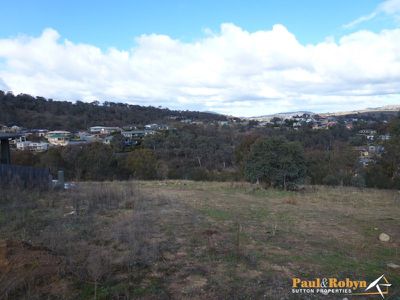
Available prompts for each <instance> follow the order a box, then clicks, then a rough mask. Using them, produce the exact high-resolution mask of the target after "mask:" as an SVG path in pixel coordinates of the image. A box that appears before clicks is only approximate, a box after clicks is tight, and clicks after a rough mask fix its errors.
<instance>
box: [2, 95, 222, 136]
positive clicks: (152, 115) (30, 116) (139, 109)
mask: <svg viewBox="0 0 400 300" xmlns="http://www.w3.org/2000/svg"><path fill="white" fill-rule="evenodd" d="M169 117H176V118H181V119H187V118H188V119H192V120H203V121H219V120H226V117H225V116H223V115H218V114H213V113H207V112H196V111H176V110H169V109H167V108H156V107H152V106H139V105H131V104H126V103H115V102H107V101H106V102H104V103H103V104H100V103H99V102H98V101H93V102H91V103H85V102H82V101H76V102H75V103H72V102H68V101H53V99H46V98H43V97H33V96H31V95H26V94H19V95H13V94H12V93H10V92H8V93H4V92H3V91H1V90H0V124H4V125H8V126H12V125H18V126H22V127H26V128H48V129H66V130H71V131H76V130H82V129H87V128H88V127H90V126H96V125H104V126H125V125H143V124H148V123H153V122H163V121H165V120H166V119H167V118H169Z"/></svg>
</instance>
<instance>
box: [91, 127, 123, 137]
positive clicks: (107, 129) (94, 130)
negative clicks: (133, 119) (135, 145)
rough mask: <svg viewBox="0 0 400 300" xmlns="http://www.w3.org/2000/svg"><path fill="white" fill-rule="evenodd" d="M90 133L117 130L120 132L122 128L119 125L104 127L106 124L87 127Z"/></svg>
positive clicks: (107, 132) (104, 132) (113, 131)
mask: <svg viewBox="0 0 400 300" xmlns="http://www.w3.org/2000/svg"><path fill="white" fill-rule="evenodd" d="M89 131H90V133H92V134H104V135H108V134H113V133H117V132H121V131H122V129H121V128H119V127H106V126H93V127H90V128H89Z"/></svg>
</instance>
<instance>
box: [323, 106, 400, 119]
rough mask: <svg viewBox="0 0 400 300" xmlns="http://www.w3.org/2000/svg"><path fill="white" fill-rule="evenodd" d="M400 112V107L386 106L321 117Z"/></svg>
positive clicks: (328, 114) (325, 114) (326, 114)
mask: <svg viewBox="0 0 400 300" xmlns="http://www.w3.org/2000/svg"><path fill="white" fill-rule="evenodd" d="M398 111H400V105H385V106H380V107H369V108H365V109H359V110H352V111H341V112H333V113H322V114H319V115H321V116H347V115H357V114H371V113H381V112H384V113H395V112H398Z"/></svg>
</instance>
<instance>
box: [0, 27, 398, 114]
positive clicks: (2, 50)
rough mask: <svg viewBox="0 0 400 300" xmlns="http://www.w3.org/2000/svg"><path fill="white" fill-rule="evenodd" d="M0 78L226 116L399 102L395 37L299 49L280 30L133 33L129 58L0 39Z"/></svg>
mask: <svg viewBox="0 0 400 300" xmlns="http://www.w3.org/2000/svg"><path fill="white" fill-rule="evenodd" d="M0 60H3V61H4V63H3V64H2V65H0V78H2V79H3V81H4V82H5V84H6V85H7V87H8V88H9V89H11V90H12V91H14V92H15V93H20V92H23V93H29V94H32V95H41V96H46V97H52V98H54V99H67V100H77V99H83V100H87V101H91V100H94V99H99V100H107V101H109V100H115V101H125V102H130V103H137V104H141V105H154V106H158V105H162V106H164V107H165V106H167V107H171V108H177V109H199V110H211V111H217V112H222V113H229V114H235V115H241V116H243V115H247V116H250V115H260V114H267V113H271V112H279V111H288V110H297V109H309V110H314V111H333V110H342V109H354V108H356V107H359V108H363V107H370V106H379V105H384V104H394V103H400V96H399V92H400V29H393V30H384V31H382V32H380V33H373V32H369V31H359V32H355V33H352V34H349V35H346V36H343V37H342V38H341V39H340V40H339V41H337V42H336V41H334V40H333V39H326V40H325V41H323V42H321V43H318V44H309V45H302V44H301V43H299V41H298V40H297V39H296V37H295V36H294V35H293V34H292V33H290V32H289V31H288V30H287V29H286V28H285V27H284V26H283V25H275V26H274V27H273V28H272V29H271V30H264V31H257V32H252V33H251V32H247V31H245V30H243V29H241V28H240V27H238V26H235V25H233V24H222V25H221V30H220V32H217V33H215V32H210V31H208V32H207V34H206V35H205V37H204V38H203V39H201V40H198V41H196V42H193V43H183V42H181V41H179V40H174V39H172V38H170V37H169V36H166V35H157V34H152V35H142V36H139V37H138V38H137V39H136V45H135V47H133V48H132V49H130V50H128V51H124V50H118V49H115V48H110V49H108V50H106V51H102V50H101V49H99V48H97V47H95V46H92V45H88V44H77V43H73V42H71V41H69V40H62V39H61V37H60V35H59V34H58V33H57V31H55V30H54V29H46V30H44V31H43V33H42V34H41V35H40V36H38V37H29V36H19V37H15V38H6V39H0Z"/></svg>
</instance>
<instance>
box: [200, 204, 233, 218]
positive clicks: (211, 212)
mask: <svg viewBox="0 0 400 300" xmlns="http://www.w3.org/2000/svg"><path fill="white" fill-rule="evenodd" d="M200 212H201V213H203V214H205V215H207V216H209V217H211V218H213V219H215V220H218V221H226V220H231V219H232V217H233V216H232V214H231V213H230V212H228V211H224V210H220V209H215V208H210V207H208V208H204V209H201V210H200Z"/></svg>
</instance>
